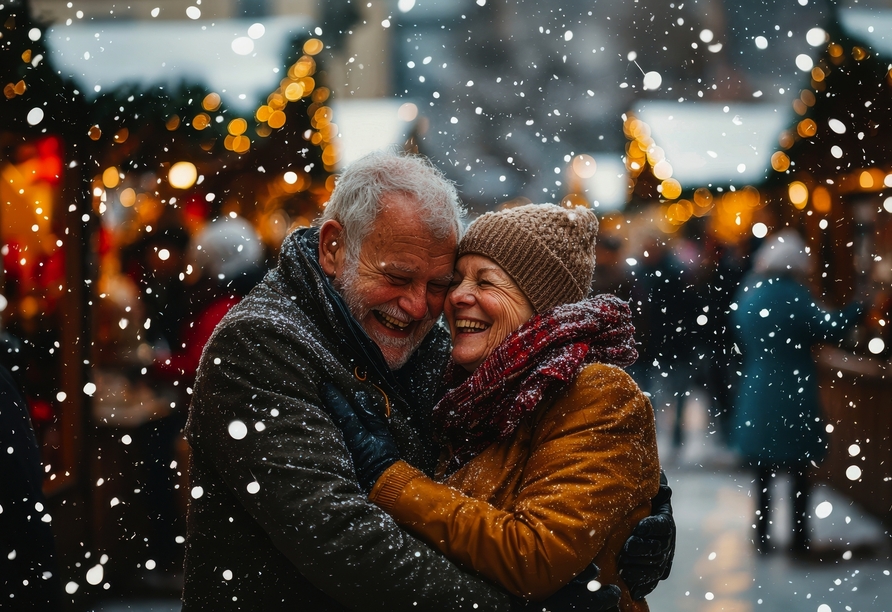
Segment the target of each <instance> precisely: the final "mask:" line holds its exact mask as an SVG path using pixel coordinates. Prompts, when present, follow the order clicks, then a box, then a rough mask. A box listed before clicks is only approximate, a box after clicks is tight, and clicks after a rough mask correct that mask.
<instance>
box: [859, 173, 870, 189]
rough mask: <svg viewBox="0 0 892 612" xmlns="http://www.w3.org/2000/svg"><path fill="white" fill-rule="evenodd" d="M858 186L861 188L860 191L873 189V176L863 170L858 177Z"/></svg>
mask: <svg viewBox="0 0 892 612" xmlns="http://www.w3.org/2000/svg"><path fill="white" fill-rule="evenodd" d="M858 184H859V185H860V186H861V188H862V189H870V188H872V187H873V176H871V174H870V172H869V171H867V170H864V171H863V172H862V173H861V174H860V175H859V176H858Z"/></svg>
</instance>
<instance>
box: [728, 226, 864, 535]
mask: <svg viewBox="0 0 892 612" xmlns="http://www.w3.org/2000/svg"><path fill="white" fill-rule="evenodd" d="M812 267H813V264H812V260H811V258H810V256H809V254H808V250H807V248H806V245H805V242H804V241H803V240H802V238H801V237H800V236H799V234H797V233H796V232H795V231H793V230H789V229H788V230H782V231H780V232H778V233H777V234H775V235H774V236H772V237H769V238H767V239H766V240H765V242H764V243H763V244H762V246H761V247H760V248H759V250H758V251H757V252H756V254H755V256H754V261H753V271H752V274H751V275H750V276H749V277H748V278H747V279H746V280H745V282H744V283H742V284H741V286H740V288H739V290H738V291H737V294H736V296H735V303H736V306H737V308H736V310H733V312H732V316H731V320H732V323H733V327H734V333H735V336H736V340H737V343H738V345H739V346H740V349H741V351H742V353H743V355H742V360H743V370H742V372H743V380H742V382H741V384H740V385H739V391H738V394H737V398H736V399H737V401H736V406H735V411H734V413H733V417H732V419H733V420H732V432H731V440H732V442H733V444H734V446H735V447H736V448H737V450H738V451H739V452H740V454H741V456H742V458H743V459H744V460H745V461H746V462H747V463H748V464H749V465H751V466H753V467H755V468H756V470H757V480H756V498H757V511H756V521H755V525H756V545H757V547H758V548H759V550H762V551H768V550H770V546H769V540H770V535H769V533H768V531H769V529H768V526H769V525H770V523H771V520H770V517H771V507H770V506H771V503H770V486H771V480H772V478H773V477H774V475H775V474H776V473H777V472H778V471H781V470H787V471H790V472H791V473H792V475H793V494H792V496H791V497H792V498H793V523H792V524H793V530H794V531H793V544H792V548H793V551H794V552H797V553H803V552H805V551H807V550H808V547H809V538H808V528H807V523H806V519H807V514H808V512H807V505H808V494H809V483H808V477H807V472H808V467H809V465H810V464H813V463H816V462H818V461H820V460H821V459H822V458H823V457H824V455H825V453H826V450H827V434H826V433H825V431H824V425H823V423H822V421H821V405H820V398H819V392H818V372H817V366H816V364H815V362H814V359H813V358H812V352H811V351H812V347H813V346H814V345H815V344H817V343H820V342H830V341H835V340H839V339H840V338H841V337H842V335H843V333H844V332H845V331H846V330H847V329H848V328H849V326H851V325H852V324H853V323H855V322H856V321H857V320H858V317H859V314H860V311H861V308H862V307H861V304H860V303H857V302H853V303H852V304H850V305H849V306H848V307H846V308H844V309H843V310H840V311H835V312H834V311H829V310H826V309H824V308H822V307H821V306H820V305H818V303H817V302H816V301H815V299H814V298H812V296H811V294H810V293H809V290H808V288H807V287H806V286H805V284H804V281H805V278H806V277H807V275H808V274H809V273H810V271H811V270H812Z"/></svg>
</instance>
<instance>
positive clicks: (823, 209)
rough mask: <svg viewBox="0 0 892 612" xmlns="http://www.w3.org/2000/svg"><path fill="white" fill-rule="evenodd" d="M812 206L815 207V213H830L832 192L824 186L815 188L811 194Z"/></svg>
mask: <svg viewBox="0 0 892 612" xmlns="http://www.w3.org/2000/svg"><path fill="white" fill-rule="evenodd" d="M811 204H812V206H814V207H815V211H817V212H819V213H828V212H830V208H831V204H830V191H828V189H827V188H826V187H824V186H823V185H819V186H817V187H815V190H814V191H813V192H812V194H811Z"/></svg>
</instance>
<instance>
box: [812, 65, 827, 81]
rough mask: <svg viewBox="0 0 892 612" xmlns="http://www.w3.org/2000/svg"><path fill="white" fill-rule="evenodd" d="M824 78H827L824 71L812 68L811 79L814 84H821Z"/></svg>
mask: <svg viewBox="0 0 892 612" xmlns="http://www.w3.org/2000/svg"><path fill="white" fill-rule="evenodd" d="M826 77H827V75H826V74H824V71H823V70H822V69H821V68H820V67H818V66H815V67H814V68H812V69H811V78H812V79H813V80H814V81H815V82H817V83H821V82H823V81H824V79H825V78H826Z"/></svg>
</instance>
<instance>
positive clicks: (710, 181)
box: [635, 101, 794, 188]
mask: <svg viewBox="0 0 892 612" xmlns="http://www.w3.org/2000/svg"><path fill="white" fill-rule="evenodd" d="M635 116H636V117H637V118H638V119H641V120H642V121H644V122H645V123H646V124H647V125H649V126H650V129H651V137H652V138H653V139H654V143H655V144H656V145H657V146H658V147H661V148H662V149H663V151H664V152H665V154H666V160H667V161H668V162H669V164H670V165H671V166H672V170H673V172H672V176H673V177H674V178H676V179H677V180H678V181H679V182H680V183H681V184H682V186H683V187H684V188H689V187H697V186H708V185H716V186H727V185H735V186H743V185H757V184H759V183H761V182H762V181H764V180H765V179H766V178H767V176H768V173H769V171H770V169H771V155H772V154H773V153H774V152H775V151H777V150H778V147H779V145H778V140H777V139H778V136H779V135H780V133H781V132H782V131H783V130H784V129H786V128H787V127H789V126H790V125H791V123H792V122H793V121H794V119H793V117H792V110H789V106H788V105H787V104H783V105H781V106H780V107H779V106H778V105H777V104H753V103H739V102H728V103H705V102H699V103H695V102H691V103H688V102H685V103H679V102H657V101H654V102H646V103H642V104H640V105H639V106H638V108H637V110H636V112H635Z"/></svg>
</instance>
